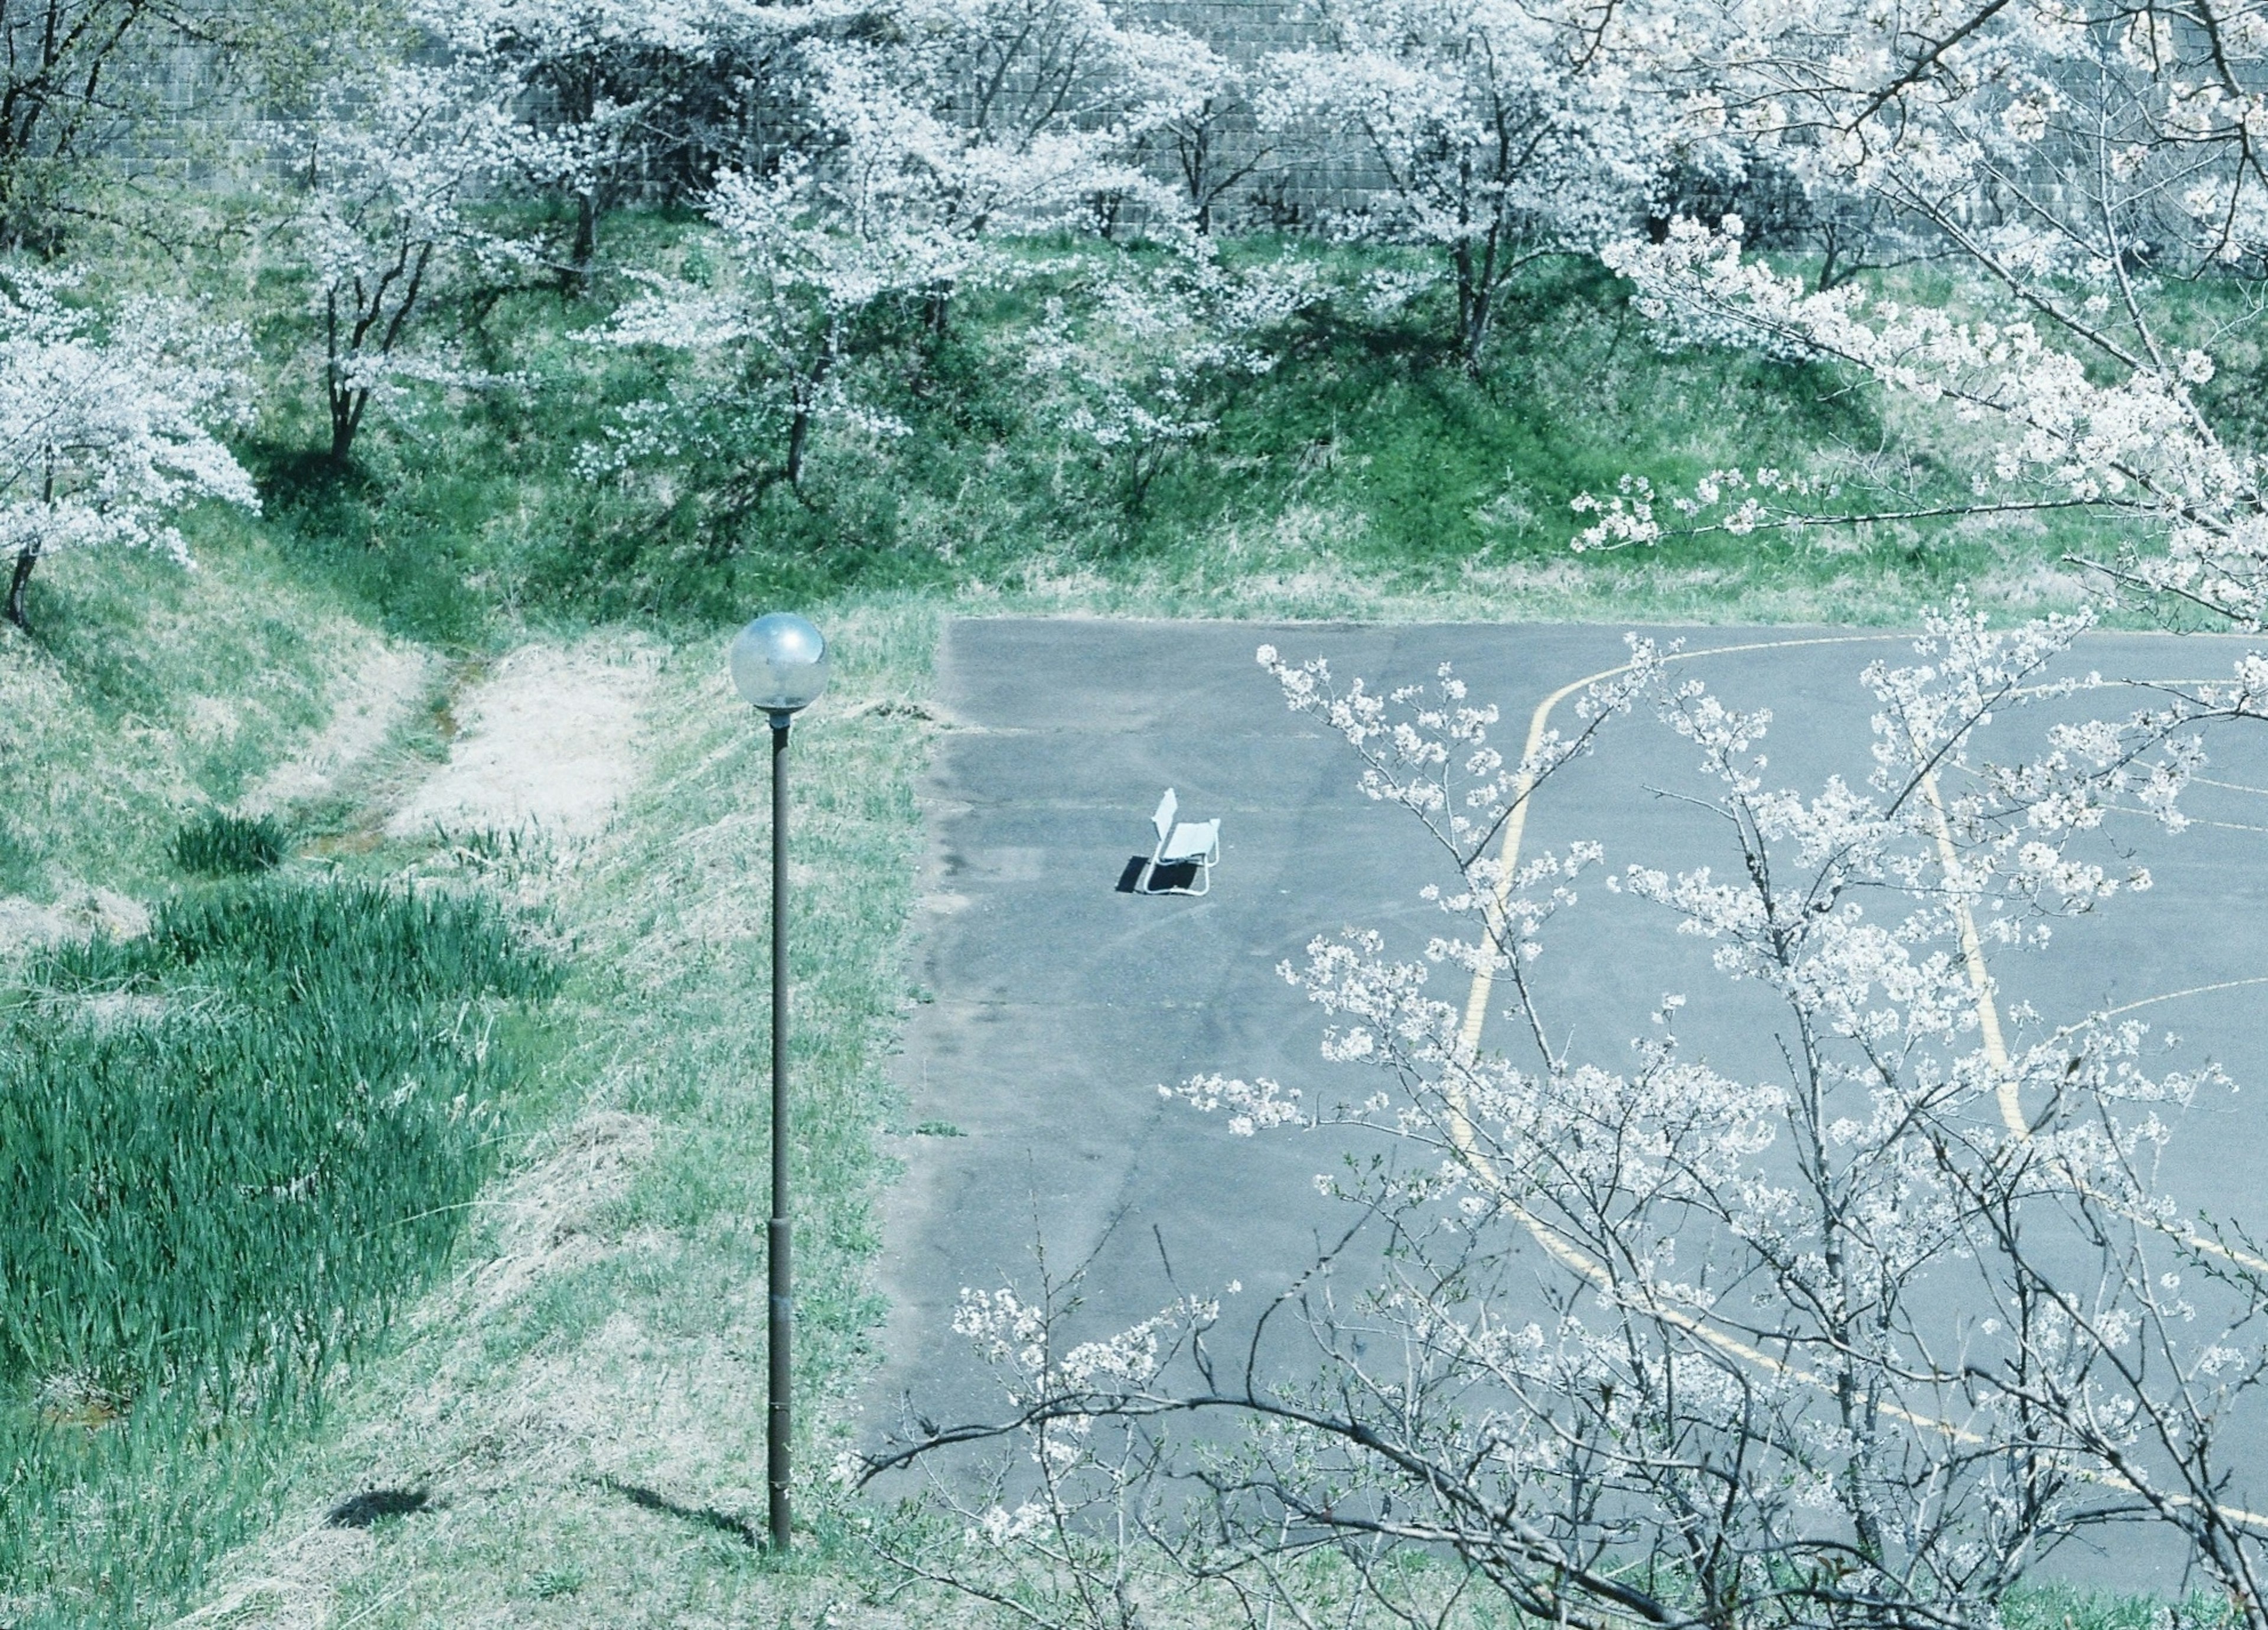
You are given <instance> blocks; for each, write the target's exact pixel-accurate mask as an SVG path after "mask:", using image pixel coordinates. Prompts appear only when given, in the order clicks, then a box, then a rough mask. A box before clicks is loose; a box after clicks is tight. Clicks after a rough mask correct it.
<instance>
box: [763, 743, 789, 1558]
mask: <svg viewBox="0 0 2268 1630" xmlns="http://www.w3.org/2000/svg"><path fill="white" fill-rule="evenodd" d="M793 719H794V715H793V714H792V713H787V712H776V713H774V714H773V715H772V1212H771V1220H770V1221H769V1222H768V1223H767V1224H766V1225H765V1245H766V1250H765V1256H766V1258H768V1260H769V1264H770V1278H771V1319H770V1332H769V1335H768V1338H767V1340H766V1345H765V1350H766V1353H767V1354H768V1355H769V1359H770V1376H769V1382H770V1399H769V1407H768V1408H767V1409H766V1411H765V1413H764V1454H765V1471H766V1476H767V1478H768V1479H769V1481H770V1485H771V1527H772V1549H773V1550H775V1551H784V1550H786V1549H787V1543H788V1530H789V1518H788V1477H789V1460H788V1457H789V1445H790V1442H791V1427H792V1425H793V1421H794V1416H793V1413H792V1408H791V1404H792V1394H793V1388H794V1385H795V1382H794V1373H793V1371H792V1369H791V1368H790V1367H789V1363H788V1359H789V1342H790V1341H791V1340H792V1338H793V1334H794V1330H795V1299H794V1298H795V1291H794V1286H795V1280H794V1275H793V1273H792V1268H791V1263H790V1255H789V1253H790V1250H791V1247H792V1239H791V1233H790V1229H789V1228H788V1221H787V1144H788V1120H787V738H788V729H789V726H790V725H791V724H792V722H793Z"/></svg>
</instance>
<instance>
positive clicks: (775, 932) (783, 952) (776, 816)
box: [732, 611, 827, 1551]
mask: <svg viewBox="0 0 2268 1630" xmlns="http://www.w3.org/2000/svg"><path fill="white" fill-rule="evenodd" d="M732 667H733V689H734V690H738V691H739V692H740V695H741V697H742V698H743V699H744V700H746V701H747V702H749V703H752V704H755V706H757V707H760V708H762V709H763V710H764V712H767V713H769V714H770V716H771V724H772V1213H771V1219H770V1222H769V1223H768V1224H767V1225H766V1229H765V1246H766V1255H767V1257H768V1258H769V1267H770V1277H771V1317H770V1324H769V1330H770V1337H769V1340H768V1344H767V1345H768V1348H769V1351H768V1353H767V1356H768V1358H769V1361H770V1398H769V1400H768V1401H769V1408H768V1409H767V1410H766V1412H765V1416H764V1449H765V1463H766V1464H765V1471H766V1476H767V1479H768V1480H769V1482H770V1486H771V1530H772V1549H773V1550H775V1551H784V1550H786V1549H787V1543H788V1449H789V1441H788V1440H789V1426H790V1423H791V1420H792V1417H791V1415H790V1413H789V1409H788V1405H789V1401H790V1392H791V1388H792V1384H793V1382H792V1376H791V1375H790V1373H789V1368H788V1339H789V1335H790V1333H791V1331H792V1328H793V1324H794V1314H795V1302H794V1299H793V1284H794V1281H793V1280H792V1277H791V1276H790V1273H789V1261H788V1243H789V1230H788V1221H787V734H788V726H790V725H791V724H792V723H793V722H794V721H795V716H796V713H797V712H799V710H801V709H803V708H806V707H809V706H810V705H811V704H813V703H814V702H816V701H817V700H819V694H820V692H821V691H822V690H826V689H827V638H826V636H824V635H822V634H821V632H820V631H818V630H817V629H815V628H814V627H813V626H812V625H811V624H810V623H808V622H806V620H805V619H804V618H802V617H799V616H796V615H795V613H793V612H792V611H772V612H767V613H766V614H765V615H764V616H760V617H758V618H757V619H756V620H755V622H753V623H749V624H748V625H747V627H746V628H744V629H742V630H741V631H740V633H739V634H737V635H736V636H734V637H733V653H732Z"/></svg>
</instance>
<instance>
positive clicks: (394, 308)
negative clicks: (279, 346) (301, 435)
mask: <svg viewBox="0 0 2268 1630" xmlns="http://www.w3.org/2000/svg"><path fill="white" fill-rule="evenodd" d="M494 91H495V87H494V86H493V85H490V84H489V83H487V82H486V81H484V80H482V79H481V78H479V77H475V76H474V75H472V74H470V73H468V71H466V70H462V69H440V70H437V69H427V68H394V69H389V70H385V71H383V72H381V73H379V75H377V76H376V77H375V78H374V80H372V81H371V82H369V83H366V84H365V83H356V84H340V85H334V86H333V87H332V88H331V90H330V91H329V92H328V96H327V97H326V99H325V107H324V109H323V112H322V114H321V115H320V117H319V118H317V119H316V120H314V121H313V122H312V123H311V124H310V125H309V126H308V127H307V128H306V129H305V130H304V131H302V132H298V133H297V134H296V140H297V141H298V144H300V148H301V151H300V157H299V162H300V165H301V169H300V177H301V181H302V183H303V191H302V193H301V195H300V196H299V198H298V208H297V210H296V211H295V212H294V215H293V217H292V218H291V223H290V225H289V241H290V243H291V246H292V247H293V248H294V250H295V251H296V252H297V254H298V256H299V257H300V259H301V260H302V262H304V264H305V265H306V268H307V269H308V271H309V273H310V274H311V284H312V290H313V299H314V307H315V316H316V319H317V321H319V322H320V325H321V328H322V346H323V350H322V384H323V398H324V402H325V405H326V407H327V408H328V412H329V418H330V432H331V434H330V449H329V451H330V457H331V459H332V461H334V462H335V463H343V462H344V461H345V460H346V458H347V456H348V454H350V452H351V451H352V449H353V446H354V440H355V437H356V435H357V432H358V431H360V430H361V428H362V424H363V419H364V417H365V414H366V413H367V412H368V411H369V409H370V406H371V404H372V402H383V401H385V400H387V398H389V397H390V396H392V395H394V394H395V393H396V392H398V391H399V389H400V387H401V382H402V381H404V380H409V379H414V378H419V377H445V376H449V375H450V374H451V373H452V370H451V369H450V368H449V367H448V365H447V363H446V359H445V358H442V357H440V356H439V355H438V354H437V353H436V352H435V351H434V350H431V348H427V347H421V346H418V345H416V344H414V343H412V342H413V340H414V338H415V336H416V324H417V322H418V321H419V319H421V318H422V317H424V316H426V315H428V314H429V313H430V312H431V307H432V306H433V305H434V303H435V296H436V294H437V293H438V292H439V291H441V290H443V289H444V288H445V287H446V285H448V284H450V283H451V282H452V281H453V280H456V279H459V278H461V277H466V276H468V275H472V274H479V273H487V274H490V275H494V274H496V273H498V272H501V271H504V270H506V269H511V268H513V267H517V266H520V265H524V264H525V263H526V262H527V259H528V255H527V250H526V248H525V247H524V246H521V245H519V244H518V243H515V242H513V241H512V240H509V239H507V238H505V237H503V236H501V235H499V234H497V233H496V232H490V231H488V230H486V229H485V228H483V227H482V226H481V225H479V224H478V222H477V221H476V220H475V219H474V218H472V217H471V216H469V215H468V210H467V206H468V203H470V202H471V201H472V200H473V198H474V197H475V195H476V194H477V192H478V189H479V188H481V186H482V183H483V182H484V181H488V180H490V179H491V178H492V177H494V176H495V175H496V174H497V172H498V170H499V168H500V167H501V166H503V165H504V163H506V162H507V161H508V159H509V157H510V155H511V153H512V147H513V137H514V131H513V128H512V121H511V116H510V114H509V111H508V109H507V108H506V107H504V104H503V103H502V102H501V101H499V100H497V96H496V95H495V94H494Z"/></svg>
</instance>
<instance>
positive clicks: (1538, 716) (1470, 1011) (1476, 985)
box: [1457, 634, 1912, 1052]
mask: <svg viewBox="0 0 2268 1630" xmlns="http://www.w3.org/2000/svg"><path fill="white" fill-rule="evenodd" d="M1909 638H1912V636H1911V635H1910V634H1831V635H1827V636H1824V637H1822V638H1813V639H1760V640H1753V641H1751V642H1749V644H1747V645H1717V646H1714V647H1712V648H1711V649H1710V650H1707V651H1673V652H1671V653H1669V655H1668V656H1667V657H1664V658H1663V659H1662V660H1663V661H1664V662H1665V663H1668V662H1690V661H1693V660H1697V658H1701V657H1728V656H1735V655H1738V654H1740V653H1742V652H1749V651H1789V650H1794V649H1797V648H1799V647H1801V646H1805V645H1868V644H1875V643H1880V642H1881V641H1884V640H1896V639H1909ZM1636 666H1637V665H1636V664H1635V663H1631V662H1624V663H1622V664H1620V665H1618V666H1616V667H1604V668H1601V669H1600V670H1599V671H1598V672H1597V673H1595V674H1591V675H1587V676H1585V677H1584V678H1581V679H1578V680H1576V681H1574V682H1572V683H1570V684H1565V685H1562V686H1560V687H1559V689H1558V690H1555V691H1553V692H1552V693H1551V694H1550V696H1548V697H1544V698H1543V701H1542V702H1540V703H1538V704H1536V708H1535V714H1534V715H1533V716H1532V717H1531V718H1530V719H1528V744H1527V745H1526V746H1525V747H1523V748H1522V749H1521V754H1520V762H1521V772H1520V778H1519V779H1518V780H1517V781H1515V782H1514V783H1513V791H1512V816H1511V818H1510V819H1509V820H1507V821H1506V822H1505V827H1504V844H1503V846H1502V847H1501V848H1500V849H1499V851H1498V859H1499V864H1500V865H1501V866H1502V867H1503V868H1504V869H1503V874H1502V875H1501V876H1499V878H1498V879H1497V881H1496V888H1495V889H1494V890H1493V891H1492V892H1491V896H1490V898H1489V901H1488V903H1487V905H1486V908H1485V910H1484V912H1483V915H1482V920H1483V921H1484V922H1485V923H1486V924H1487V925H1488V927H1489V933H1490V938H1491V940H1497V939H1499V938H1500V937H1501V935H1500V933H1499V930H1500V929H1501V928H1502V926H1503V923H1504V914H1505V912H1506V910H1508V909H1509V907H1510V905H1511V902H1512V882H1513V873H1514V872H1516V871H1517V870H1518V869H1519V867H1520V845H1521V838H1522V837H1523V836H1524V835H1525V834H1526V832H1527V830H1528V795H1529V794H1530V793H1534V792H1535V775H1534V773H1533V772H1532V771H1529V770H1528V768H1527V766H1528V764H1529V763H1532V762H1533V761H1534V759H1535V755H1536V754H1537V753H1538V752H1539V751H1540V750H1542V749H1543V738H1544V736H1545V734H1547V733H1548V732H1549V731H1550V726H1551V714H1552V711H1553V710H1554V709H1555V708H1557V706H1558V705H1559V704H1561V703H1562V702H1565V700H1566V699H1567V698H1568V697H1571V696H1573V695H1574V694H1575V693H1576V692H1577V691H1578V690H1588V689H1589V688H1590V687H1591V686H1593V685H1596V684H1601V683H1603V682H1605V681H1607V680H1609V679H1613V678H1616V677H1617V676H1619V675H1624V674H1627V673H1629V672H1630V671H1631V668H1632V667H1636ZM1495 990H1496V965H1495V963H1494V962H1493V960H1488V961H1484V962H1483V963H1481V965H1480V966H1479V967H1478V968H1476V969H1475V970H1473V988H1472V991H1471V992H1470V994H1469V995H1468V996H1467V997H1466V998H1465V1022H1464V1023H1463V1025H1462V1027H1460V1029H1458V1031H1457V1040H1458V1041H1459V1042H1460V1043H1462V1044H1463V1046H1464V1049H1465V1051H1467V1052H1471V1051H1474V1050H1475V1049H1476V1048H1478V1047H1479V1046H1480V1044H1481V1030H1482V1029H1483V1027H1484V1026H1485V1025H1486V1024H1487V1023H1488V1005H1489V998H1490V996H1491V994H1492V993H1493V992H1495Z"/></svg>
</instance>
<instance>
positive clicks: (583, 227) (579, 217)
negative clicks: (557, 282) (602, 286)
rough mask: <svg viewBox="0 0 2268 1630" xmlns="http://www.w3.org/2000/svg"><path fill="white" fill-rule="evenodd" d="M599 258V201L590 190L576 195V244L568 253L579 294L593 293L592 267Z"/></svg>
mask: <svg viewBox="0 0 2268 1630" xmlns="http://www.w3.org/2000/svg"><path fill="white" fill-rule="evenodd" d="M598 258H599V201H598V199H597V197H596V196H595V195H593V193H592V192H591V190H590V189H589V188H585V189H584V190H583V191H581V192H578V193H577V194H576V195H575V243H574V247H572V248H571V249H569V250H568V252H567V264H568V270H569V276H570V277H571V279H572V281H573V284H574V291H575V292H576V293H577V294H588V293H589V292H590V291H591V267H592V263H593V262H595V261H596V260H597V259H598Z"/></svg>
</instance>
